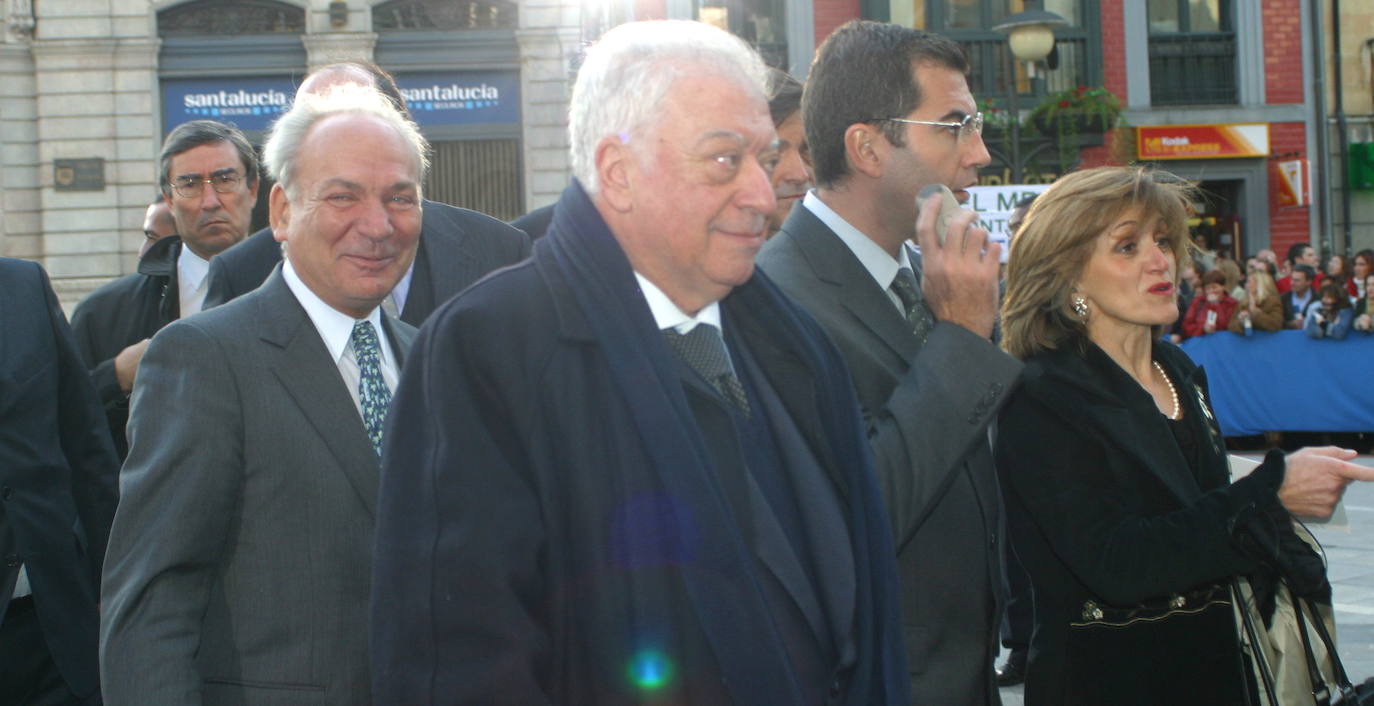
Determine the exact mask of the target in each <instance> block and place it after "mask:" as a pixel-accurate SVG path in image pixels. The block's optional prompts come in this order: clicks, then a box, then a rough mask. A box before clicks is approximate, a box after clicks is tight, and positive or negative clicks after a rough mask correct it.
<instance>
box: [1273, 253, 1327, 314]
mask: <svg viewBox="0 0 1374 706" xmlns="http://www.w3.org/2000/svg"><path fill="white" fill-rule="evenodd" d="M1288 277H1289V283H1290V284H1289V287H1290V288H1289V290H1288V291H1286V292H1284V293H1283V294H1282V295H1281V296H1279V301H1280V302H1282V303H1283V327H1284V328H1287V329H1301V328H1302V325H1303V322H1304V321H1306V320H1307V310H1308V309H1311V308H1312V305H1313V304H1314V303H1317V302H1318V301H1319V300H1320V299H1321V298H1320V297H1318V296H1317V293H1316V291H1315V290H1314V289H1313V288H1312V282H1313V280H1315V279H1316V277H1317V271H1316V270H1314V269H1312V268H1311V267H1310V266H1308V265H1302V264H1298V265H1294V266H1293V273H1292V274H1290V275H1289V276H1288Z"/></svg>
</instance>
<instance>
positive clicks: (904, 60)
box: [758, 22, 1021, 706]
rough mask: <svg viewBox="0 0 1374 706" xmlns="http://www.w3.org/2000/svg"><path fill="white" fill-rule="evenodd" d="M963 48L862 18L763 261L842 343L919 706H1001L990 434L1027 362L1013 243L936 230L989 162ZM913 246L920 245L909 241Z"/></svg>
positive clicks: (838, 62)
mask: <svg viewBox="0 0 1374 706" xmlns="http://www.w3.org/2000/svg"><path fill="white" fill-rule="evenodd" d="M968 68H969V67H968V61H967V59H966V58H965V56H964V53H963V50H962V49H961V48H960V47H959V45H958V44H956V43H954V42H953V41H951V40H949V39H946V38H944V37H940V36H938V35H934V34H929V33H926V32H921V31H918V30H912V29H907V28H904V27H899V26H896V25H889V24H879V23H874V22H850V23H848V24H846V25H844V26H843V27H840V28H839V29H837V30H836V31H835V33H834V34H832V35H831V36H830V37H829V38H828V39H827V40H826V41H825V43H824V44H823V45H822V46H821V47H820V49H819V51H818V53H817V57H816V60H815V62H814V63H813V64H812V67H811V73H810V75H809V76H808V78H807V83H806V92H805V95H804V96H803V98H802V112H803V122H804V123H805V125H806V141H807V144H808V145H809V147H810V153H811V164H812V168H813V170H814V173H815V177H816V185H817V186H816V188H815V189H814V190H812V191H811V192H809V193H808V194H807V195H806V197H805V199H804V200H803V201H802V207H801V208H797V209H793V211H792V214H791V215H790V216H789V217H788V219H787V221H786V222H785V223H783V226H782V229H781V230H780V231H779V232H778V234H777V235H776V236H774V237H773V238H772V239H771V240H769V241H768V243H767V245H765V246H764V248H763V251H762V252H761V253H760V254H759V259H758V264H759V266H760V267H761V268H762V269H763V270H764V272H765V273H766V274H767V275H768V276H769V277H772V278H773V280H774V281H775V282H777V283H778V285H780V286H781V287H782V289H783V291H785V292H786V293H788V294H789V295H791V296H792V297H793V298H794V299H796V301H797V302H798V303H800V304H801V305H802V306H803V307H804V308H805V309H807V310H808V311H809V312H810V313H811V314H812V315H813V316H814V317H815V318H816V320H817V321H819V322H820V324H821V326H822V327H823V328H825V329H826V330H827V332H828V333H829V334H830V336H831V337H832V338H833V339H834V341H835V343H836V344H838V346H839V348H840V352H841V353H842V354H843V355H844V357H845V359H846V362H847V363H848V366H849V371H850V375H851V377H852V378H853V381H854V386H855V388H856V389H857V391H858V396H859V403H860V406H861V407H862V408H863V413H864V419H865V421H866V423H867V426H868V439H869V443H870V446H871V447H872V449H873V453H874V457H875V460H876V466H877V471H878V478H879V482H880V484H881V486H882V488H883V492H884V501H885V504H886V507H887V512H888V518H889V521H890V522H891V523H892V533H893V537H894V539H895V540H896V549H897V563H898V568H899V571H900V572H901V579H902V581H901V585H902V616H903V626H902V627H903V634H904V638H905V641H906V651H907V660H908V663H909V668H910V674H911V696H912V702H913V703H932V704H950V705H956V706H957V705H960V704H996V703H998V695H997V689H996V685H995V684H994V681H993V661H994V660H995V658H996V656H997V652H998V649H997V626H998V619H999V617H1000V615H1001V610H1000V605H999V604H1000V603H1001V600H1002V596H1001V594H1002V584H1001V551H1002V550H1001V547H1000V546H999V543H1000V541H1001V539H1000V536H999V535H1000V532H1001V526H1002V515H1001V512H1002V511H1001V500H1000V496H999V494H998V488H997V478H996V476H995V474H994V469H993V462H992V453H991V448H990V445H989V443H988V427H989V425H990V424H991V422H992V420H993V419H994V418H995V416H996V414H997V410H998V408H999V407H1001V405H1002V403H1003V401H1004V400H1005V398H1006V396H1007V394H1008V393H1009V392H1010V391H1011V389H1012V387H1013V386H1014V384H1015V381H1016V378H1017V376H1018V375H1019V373H1020V369H1021V364H1020V362H1018V361H1016V360H1015V359H1013V358H1012V357H1011V356H1009V355H1007V354H1006V353H1004V352H1002V351H1001V350H999V349H998V348H997V347H996V346H995V345H993V344H992V342H991V341H990V340H989V337H990V335H991V333H992V329H993V321H994V319H995V315H996V310H997V279H998V259H999V257H998V256H999V254H1000V251H1001V248H1000V246H999V245H997V244H995V243H989V242H988V236H987V232H986V231H984V230H983V229H981V228H978V227H976V223H975V221H976V214H975V213H974V212H972V211H968V210H962V211H960V212H959V213H958V214H957V215H956V216H954V218H952V219H951V221H950V223H949V226H948V231H947V235H946V238H945V240H944V241H943V244H942V241H941V239H940V238H939V237H938V236H937V235H936V234H935V228H934V224H935V220H936V218H935V216H936V214H937V213H938V210H939V203H940V199H939V197H938V196H936V197H934V198H928V199H926V200H924V201H922V203H921V206H922V208H921V215H920V216H919V218H918V216H917V194H919V193H921V191H922V189H924V188H926V187H927V186H930V185H932V184H944V185H946V186H948V187H949V188H950V189H951V190H952V191H953V192H954V193H955V196H956V198H958V199H959V200H960V201H967V199H968V192H967V191H966V189H967V188H968V187H970V186H972V185H973V184H975V183H976V181H977V178H978V168H979V167H981V166H983V165H986V164H987V163H988V162H989V156H988V151H987V148H986V147H985V146H984V145H983V140H982V137H981V131H982V118H981V116H980V115H979V113H978V106H977V104H976V103H975V102H974V99H973V96H972V95H971V94H970V93H969V89H968V83H967V80H966V77H965V75H966V73H967V72H968ZM913 239H915V240H916V242H917V243H918V244H919V245H920V251H919V252H917V251H915V250H912V249H911V246H910V241H912V240H913Z"/></svg>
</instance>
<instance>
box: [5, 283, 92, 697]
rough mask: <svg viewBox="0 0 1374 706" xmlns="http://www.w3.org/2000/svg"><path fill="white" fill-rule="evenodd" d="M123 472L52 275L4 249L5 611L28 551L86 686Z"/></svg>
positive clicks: (60, 656)
mask: <svg viewBox="0 0 1374 706" xmlns="http://www.w3.org/2000/svg"><path fill="white" fill-rule="evenodd" d="M118 472H119V462H118V460H117V459H116V458H115V454H114V449H113V448H112V447H111V445H110V440H109V434H108V431H107V430H106V427H105V420H104V419H103V418H102V416H101V414H100V407H99V405H98V404H97V403H96V400H95V393H94V391H93V390H92V389H91V384H90V381H89V379H88V377H87V375H86V367H85V365H83V364H82V362H81V359H80V357H79V356H78V355H77V350H76V344H75V341H73V339H72V334H71V331H70V330H69V329H68V328H67V321H66V318H65V317H64V316H63V315H62V308H61V307H60V306H59V305H58V303H57V297H56V296H54V295H53V291H52V288H51V286H49V284H48V278H47V275H46V274H45V273H44V272H43V270H42V268H40V267H39V266H38V265H36V264H34V263H32V262H23V261H20V260H10V259H6V258H0V621H2V620H3V619H4V614H5V610H6V608H7V607H8V606H9V602H10V597H11V595H12V594H13V591H14V584H15V579H16V578H17V577H18V574H19V565H20V563H22V564H23V565H24V567H25V569H26V573H27V574H28V577H29V585H30V586H31V587H32V589H33V595H34V597H35V607H36V609H37V613H38V623H39V625H40V627H41V628H42V631H43V639H44V640H45V641H46V642H47V645H48V650H49V652H51V653H52V658H53V662H54V663H55V664H56V666H57V670H58V671H59V672H60V673H61V674H62V677H63V679H65V680H66V682H67V686H68V687H69V688H70V689H71V690H72V692H73V693H75V694H76V695H77V696H82V697H84V696H86V695H88V694H91V693H93V692H95V691H96V688H97V681H98V671H97V668H96V640H97V638H98V632H99V622H98V621H99V618H98V616H97V614H96V604H97V587H98V586H99V585H100V564H101V561H102V560H103V559H104V557H105V545H106V542H107V541H108V539H109V533H110V522H111V521H112V520H113V518H114V511H115V503H116V501H117V499H118V493H117V490H116V480H117V478H116V477H117V474H118ZM0 647H9V648H14V647H16V646H14V645H7V646H0ZM0 654H3V652H0Z"/></svg>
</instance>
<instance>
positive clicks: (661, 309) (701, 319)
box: [635, 272, 725, 335]
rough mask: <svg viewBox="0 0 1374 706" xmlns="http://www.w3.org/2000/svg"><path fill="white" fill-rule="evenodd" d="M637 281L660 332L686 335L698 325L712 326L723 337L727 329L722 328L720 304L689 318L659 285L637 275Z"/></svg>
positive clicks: (711, 305)
mask: <svg viewBox="0 0 1374 706" xmlns="http://www.w3.org/2000/svg"><path fill="white" fill-rule="evenodd" d="M635 279H636V280H638V281H639V289H640V290H641V291H642V292H644V300H645V301H647V302H648V303H649V311H650V313H652V314H653V315H654V322H655V323H657V324H658V330H660V331H662V330H663V329H666V328H670V329H675V330H676V331H677V332H678V333H681V334H684V335H685V334H686V333H687V332H688V331H691V330H692V329H694V328H696V327H697V324H711V325H712V326H715V327H716V329H717V330H718V331H720V332H721V334H722V335H724V333H725V329H724V328H722V327H721V320H720V302H711V303H710V304H707V305H706V306H704V307H702V308H701V311H698V312H697V315H696V316H688V315H687V313H686V312H684V311H683V310H681V309H679V308H677V305H676V304H674V303H673V300H672V299H669V298H668V295H667V294H664V293H663V290H662V289H659V288H658V285H656V284H654V283H653V282H650V281H649V280H648V278H647V277H645V276H644V275H641V274H639V273H638V272H636V273H635Z"/></svg>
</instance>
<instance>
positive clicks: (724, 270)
mask: <svg viewBox="0 0 1374 706" xmlns="http://www.w3.org/2000/svg"><path fill="white" fill-rule="evenodd" d="M763 81H764V69H763V65H762V62H761V61H760V60H759V59H758V57H757V55H755V54H754V53H753V51H752V50H750V49H748V48H747V47H746V46H744V45H743V44H742V43H741V42H740V41H739V40H738V39H736V38H733V37H731V36H729V35H727V34H726V33H724V32H722V31H720V30H717V29H714V28H710V27H708V26H705V25H700V24H695V23H685V22H673V23H640V24H630V25H623V26H621V27H619V28H616V29H614V30H612V31H611V32H609V33H607V35H606V36H605V38H603V39H602V41H601V44H600V45H598V46H597V47H594V48H593V49H592V50H591V53H590V56H589V58H588V60H587V62H586V63H585V64H584V65H583V67H582V69H581V71H580V73H579V75H578V81H577V86H576V88H575V89H574V93H573V101H572V113H571V133H572V135H573V136H574V140H573V142H574V146H573V164H574V165H575V166H574V172H575V174H576V177H577V180H576V182H575V183H574V184H573V185H572V186H570V187H569V188H568V190H567V191H566V192H565V193H564V195H563V197H562V199H561V200H560V202H559V203H558V206H557V208H556V209H555V214H554V219H553V225H552V228H551V229H550V231H549V233H548V234H547V235H546V236H545V237H544V238H543V239H541V240H540V242H539V244H538V245H537V246H536V248H535V254H534V257H533V259H532V260H531V261H528V262H526V263H523V264H521V265H519V266H516V267H514V268H511V269H507V270H504V271H502V272H499V273H497V274H494V275H492V276H490V277H488V278H487V279H486V280H484V281H482V282H479V283H478V284H476V285H474V286H473V287H472V288H470V289H469V290H467V291H466V292H465V293H463V294H460V295H459V296H458V297H457V298H456V299H454V300H453V301H451V302H450V303H449V304H447V305H446V306H444V307H442V308H441V309H440V310H439V311H437V312H436V313H435V314H434V316H433V317H432V318H431V319H430V321H429V322H428V323H427V324H426V326H425V329H424V330H423V331H422V332H421V335H420V337H419V338H418V339H417V341H416V345H415V351H414V357H413V358H412V360H411V361H410V363H409V364H408V365H407V366H406V370H405V372H404V374H403V375H402V380H401V384H400V388H399V390H398V391H397V397H396V400H395V407H394V408H393V412H392V417H391V419H390V420H389V421H388V426H387V443H386V449H385V452H384V456H383V471H382V487H381V492H380V496H379V501H378V513H379V514H378V536H377V547H378V551H377V556H376V563H375V566H374V575H373V576H374V579H373V580H374V584H373V606H372V624H371V631H372V632H371V639H372V643H371V644H372V649H373V661H372V664H373V680H374V681H373V697H374V699H375V701H376V703H378V704H406V705H407V706H413V705H416V704H436V703H444V704H535V703H560V704H635V703H700V704H724V703H736V704H773V705H779V704H781V705H791V704H796V705H801V704H822V703H831V704H853V705H855V706H858V705H859V704H864V705H872V704H900V703H905V699H906V675H905V669H904V657H903V653H902V648H901V644H900V638H899V630H900V620H899V618H898V615H897V598H896V576H895V567H894V560H893V549H892V545H891V541H890V538H889V535H888V530H887V526H886V519H885V517H884V514H883V508H882V503H881V500H880V498H879V495H878V490H877V484H876V481H875V479H874V475H873V471H872V463H871V460H870V458H869V456H868V449H867V444H866V443H865V438H864V433H863V430H862V426H861V423H860V420H859V416H858V411H857V406H856V402H855V399H854V395H853V391H852V390H851V388H850V384H849V381H848V378H847V375H846V374H845V372H844V365H843V362H842V361H841V359H840V357H839V354H838V352H837V351H836V350H835V349H834V347H833V346H832V345H831V344H830V343H829V341H828V340H827V339H826V338H825V336H824V334H823V333H822V332H821V330H820V329H819V327H817V326H816V324H815V323H814V322H813V321H811V320H810V319H809V318H808V317H807V316H806V315H805V314H804V313H802V312H801V310H799V309H798V308H797V307H796V306H795V305H793V304H792V303H790V302H789V301H788V300H787V299H786V298H785V297H784V296H783V295H782V294H781V293H780V292H779V291H778V289H777V288H776V287H774V286H773V284H772V283H771V282H769V281H768V280H767V278H765V277H763V276H762V275H760V274H757V273H756V272H755V270H754V266H753V259H754V255H755V254H756V252H757V251H758V248H759V247H760V246H761V245H762V243H763V241H764V235H765V225H766V219H767V216H768V214H769V213H771V212H772V210H773V208H774V206H775V200H774V197H773V192H772V187H771V185H770V184H769V179H768V168H769V166H770V165H771V163H772V162H773V160H774V159H775V154H776V147H775V139H776V138H775V134H774V130H773V126H772V122H771V120H770V118H769V114H768V109H767V104H766V101H765V99H764V91H763Z"/></svg>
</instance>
